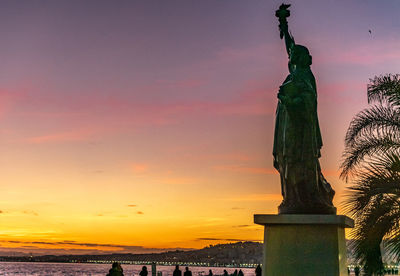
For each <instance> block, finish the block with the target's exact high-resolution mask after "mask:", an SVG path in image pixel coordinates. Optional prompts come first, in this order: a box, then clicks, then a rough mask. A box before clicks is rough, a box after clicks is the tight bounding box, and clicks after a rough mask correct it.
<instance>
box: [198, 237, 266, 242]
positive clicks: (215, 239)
mask: <svg viewBox="0 0 400 276" xmlns="http://www.w3.org/2000/svg"><path fill="white" fill-rule="evenodd" d="M195 241H225V242H246V241H252V242H262V240H251V239H250V240H246V239H225V238H197V239H196V240H195Z"/></svg>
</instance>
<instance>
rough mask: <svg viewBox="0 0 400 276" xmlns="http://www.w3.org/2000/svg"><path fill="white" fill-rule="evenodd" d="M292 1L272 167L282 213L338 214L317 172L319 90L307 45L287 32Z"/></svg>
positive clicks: (283, 33)
mask: <svg viewBox="0 0 400 276" xmlns="http://www.w3.org/2000/svg"><path fill="white" fill-rule="evenodd" d="M289 7H290V5H285V4H282V5H281V6H280V7H279V10H277V11H276V14H275V16H276V17H278V19H279V23H280V24H279V29H280V37H281V39H282V38H284V39H285V44H286V51H287V53H288V55H289V75H288V76H287V78H286V79H285V81H284V82H283V84H282V85H281V86H280V88H279V93H278V107H277V111H276V122H275V134H274V148H273V156H274V167H275V168H276V169H277V170H278V171H279V174H280V178H281V188H282V196H283V201H282V203H281V204H280V206H279V207H278V210H279V213H280V214H336V208H335V207H334V206H333V204H332V199H333V196H334V194H335V191H334V190H333V189H332V188H331V186H330V184H329V183H328V182H327V181H326V179H325V178H324V176H323V175H322V172H321V167H320V163H319V158H320V157H321V154H320V149H321V147H322V138H321V133H320V128H319V123H318V116H317V89H316V84H315V78H314V75H313V73H312V72H311V69H310V65H311V63H312V58H311V56H310V53H309V51H308V49H307V48H306V47H304V46H302V45H299V44H295V42H294V38H293V37H292V35H291V34H290V33H289V30H288V22H287V17H289V16H290V11H289V10H288V8H289Z"/></svg>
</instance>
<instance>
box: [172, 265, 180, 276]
mask: <svg viewBox="0 0 400 276" xmlns="http://www.w3.org/2000/svg"><path fill="white" fill-rule="evenodd" d="M172 276H182V271H181V270H180V269H179V265H177V266H175V270H174V273H173V274H172Z"/></svg>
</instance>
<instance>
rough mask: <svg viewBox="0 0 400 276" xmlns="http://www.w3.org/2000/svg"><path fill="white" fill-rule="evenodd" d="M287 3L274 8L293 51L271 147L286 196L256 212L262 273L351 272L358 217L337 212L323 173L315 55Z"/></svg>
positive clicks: (338, 275)
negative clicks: (272, 208)
mask: <svg viewBox="0 0 400 276" xmlns="http://www.w3.org/2000/svg"><path fill="white" fill-rule="evenodd" d="M289 7H290V5H285V4H282V5H281V6H280V7H279V9H278V10H277V11H276V13H275V15H276V17H278V19H279V30H280V35H281V39H283V38H284V40H285V44H286V51H287V53H288V56H289V75H288V76H287V77H286V79H285V81H284V82H283V84H282V85H281V86H280V88H279V92H278V108H277V111H276V122H275V133H274V147H273V156H274V167H275V168H276V169H277V170H278V171H279V174H280V180H281V188H282V196H283V201H282V203H281V204H280V205H279V207H278V211H279V213H278V214H255V215H254V222H255V223H256V224H260V225H263V226H264V243H263V267H262V276H288V275H290V276H305V275H312V276H314V275H325V276H347V261H346V239H345V228H352V227H354V221H353V220H352V219H350V218H349V217H347V216H344V215H336V208H335V207H334V206H333V204H332V199H333V196H334V194H335V192H334V191H333V189H332V188H331V185H329V183H328V182H327V181H326V179H325V178H324V176H323V175H322V172H321V166H320V163H319V158H320V157H321V147H322V138H321V131H320V128H319V123H318V115H317V88H316V84H315V78H314V75H313V73H312V72H311V68H310V66H311V63H312V58H311V55H310V53H309V51H308V49H307V48H306V47H304V46H302V45H299V44H296V43H295V41H294V38H293V36H292V35H291V34H290V32H289V29H288V22H287V18H288V17H289V15H290V11H289V10H288V8H289Z"/></svg>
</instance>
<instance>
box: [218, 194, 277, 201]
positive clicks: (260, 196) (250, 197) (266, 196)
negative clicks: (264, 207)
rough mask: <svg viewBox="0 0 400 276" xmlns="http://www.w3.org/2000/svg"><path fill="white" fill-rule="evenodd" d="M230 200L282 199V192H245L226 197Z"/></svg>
mask: <svg viewBox="0 0 400 276" xmlns="http://www.w3.org/2000/svg"><path fill="white" fill-rule="evenodd" d="M225 200H229V201H280V200H282V195H281V194H245V195H241V196H238V197H231V198H225Z"/></svg>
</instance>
